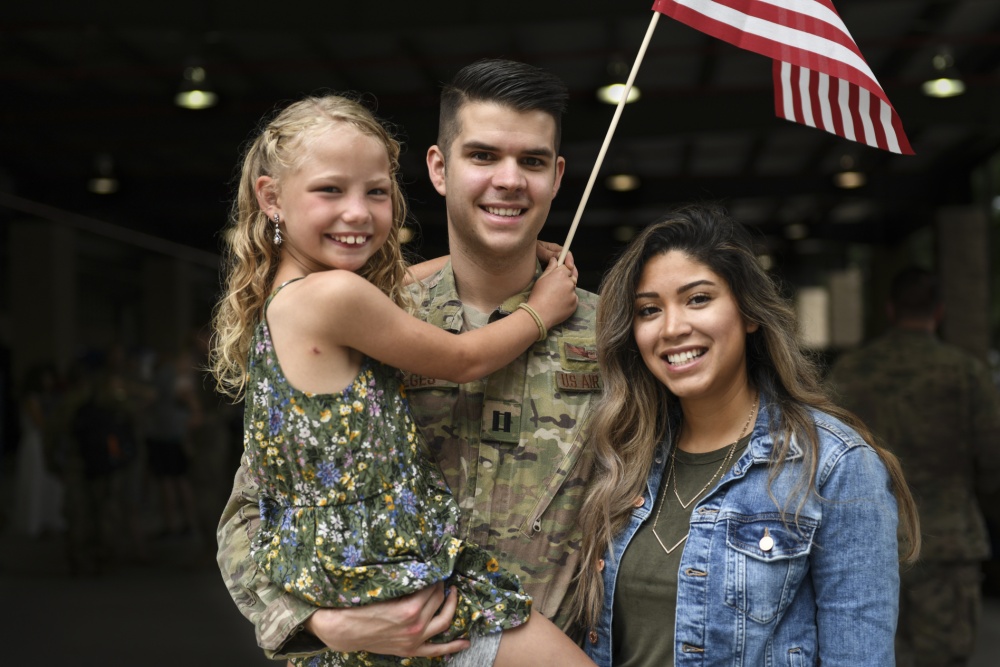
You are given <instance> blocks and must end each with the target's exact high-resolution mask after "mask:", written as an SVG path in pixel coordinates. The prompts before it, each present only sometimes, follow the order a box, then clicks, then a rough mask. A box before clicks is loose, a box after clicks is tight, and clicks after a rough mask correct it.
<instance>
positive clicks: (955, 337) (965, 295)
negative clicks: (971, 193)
mask: <svg viewBox="0 0 1000 667" xmlns="http://www.w3.org/2000/svg"><path fill="white" fill-rule="evenodd" d="M935 231H936V237H937V247H938V269H939V271H938V273H939V276H940V280H941V289H942V299H943V301H944V309H945V310H944V323H943V325H942V327H941V337H942V338H944V340H946V341H948V342H949V343H952V344H954V345H957V346H959V347H961V348H964V349H965V350H967V351H969V352H971V353H972V354H974V355H975V356H976V357H978V358H979V359H981V360H983V361H984V362H985V361H986V358H987V353H988V351H989V347H990V321H989V312H990V299H989V283H990V279H989V278H990V272H989V251H990V242H989V221H988V219H987V216H986V212H985V211H983V210H981V209H980V208H978V207H975V206H949V207H945V208H941V209H939V210H938V212H937V216H936V219H935Z"/></svg>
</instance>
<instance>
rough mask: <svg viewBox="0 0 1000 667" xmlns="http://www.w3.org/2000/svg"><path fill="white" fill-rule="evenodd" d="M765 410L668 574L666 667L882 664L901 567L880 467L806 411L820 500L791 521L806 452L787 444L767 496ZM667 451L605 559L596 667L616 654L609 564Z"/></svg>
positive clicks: (703, 504) (695, 514)
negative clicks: (814, 438) (815, 444)
mask: <svg viewBox="0 0 1000 667" xmlns="http://www.w3.org/2000/svg"><path fill="white" fill-rule="evenodd" d="M772 412H773V410H772V409H770V408H769V407H768V406H767V405H766V403H765V399H764V397H761V409H760V413H759V414H758V416H757V421H756V424H755V425H754V429H753V433H752V436H751V439H750V444H749V445H748V446H747V448H746V450H745V451H744V453H743V455H742V456H741V457H740V459H739V460H738V461H737V462H736V463H735V464H734V465H733V466H732V467H731V468H730V469H729V470H728V471H726V473H725V474H724V475H723V477H722V478H721V480H720V481H719V482H718V484H717V485H716V487H715V488H714V489H713V490H711V491H710V492H709V493H708V494H707V495H706V496H705V497H704V498H702V499H701V501H700V502H698V503H697V504H696V505H695V506H694V508H693V509H692V512H691V523H690V526H691V531H690V533H689V535H688V539H687V542H686V543H685V545H684V550H683V553H682V556H681V563H680V568H679V571H678V575H677V577H678V581H677V621H676V625H675V628H674V663H675V665H676V667H689V666H692V665H697V666H698V667H708V666H713V667H715V666H718V667H722V666H723V665H725V666H726V667H762V666H764V665H767V666H774V667H785V666H788V667H800V666H805V665H819V664H822V665H823V667H841V666H843V667H848V666H849V667H865V666H871V667H892V666H893V665H894V664H895V658H894V652H893V635H894V634H895V629H896V615H897V611H898V604H899V598H898V595H899V566H898V560H897V559H898V555H897V546H896V522H897V513H896V501H895V498H894V496H893V494H892V491H891V488H890V482H889V476H888V473H887V471H886V469H885V466H884V465H883V464H882V462H881V460H880V459H879V458H878V455H877V454H876V453H875V451H874V450H873V449H872V448H871V447H870V446H869V445H867V444H866V443H865V442H864V441H863V440H862V439H861V437H860V436H859V435H858V434H857V433H856V432H855V431H854V430H853V429H851V428H850V427H848V426H847V425H845V424H844V423H843V422H841V421H840V420H838V419H836V418H834V417H831V416H830V415H827V414H825V413H822V412H818V411H813V412H812V416H813V419H814V422H815V424H816V427H817V432H818V435H819V457H818V465H817V469H816V490H817V491H818V493H812V494H809V495H808V497H807V499H806V502H805V504H804V506H802V508H801V511H800V512H799V514H798V519H797V520H796V519H795V508H796V506H797V502H798V499H799V498H800V497H801V496H797V495H792V494H793V493H794V489H795V484H796V482H797V481H798V475H799V472H800V470H801V465H802V449H801V447H799V446H798V443H797V442H796V441H795V440H794V439H793V440H792V443H791V446H790V448H789V454H788V456H787V458H786V459H785V466H784V469H783V470H782V473H781V474H780V475H779V476H778V477H777V478H776V479H774V480H773V482H772V483H771V487H770V492H769V490H768V473H769V466H768V460H769V457H770V455H771V450H772V446H773V441H772V438H771V435H770V433H769V429H768V424H769V422H770V419H771V417H772ZM668 454H669V445H667V444H663V445H661V446H660V447H659V448H658V449H657V451H656V453H655V455H654V456H655V462H654V465H653V471H652V472H651V474H650V476H649V480H648V481H647V484H646V489H645V492H644V494H643V501H644V502H643V504H642V506H641V507H639V508H637V509H635V510H634V511H633V513H632V517H631V519H630V521H629V523H628V525H627V527H626V528H625V530H624V531H622V532H621V533H620V534H619V535H618V536H617V537H616V538H615V539H614V542H613V544H612V546H611V551H610V553H608V554H606V555H605V558H604V570H603V577H604V591H605V598H604V610H603V611H602V613H601V618H600V620H599V624H598V626H597V627H596V628H593V629H592V630H591V631H590V633H589V637H588V638H587V639H586V640H585V642H584V648H585V650H586V651H587V653H588V655H590V657H591V658H592V659H593V660H594V661H595V662H596V663H597V664H598V665H600V666H609V667H610V665H611V664H612V656H613V655H614V653H613V648H612V645H611V641H612V639H611V637H612V635H611V621H612V608H613V600H614V594H615V581H616V577H617V573H618V563H619V559H620V558H621V556H622V554H623V553H624V552H625V548H626V547H627V546H628V543H629V541H630V540H631V539H632V536H633V535H635V533H636V531H637V530H638V529H639V526H640V525H642V523H643V522H645V521H646V520H647V519H648V518H649V515H650V513H651V511H652V507H653V501H654V499H655V498H656V497H657V491H658V489H659V486H660V482H661V478H662V476H663V471H664V467H665V462H666V460H667V456H668ZM789 498H791V501H790V502H789V503H788V504H787V507H788V510H789V511H788V515H787V516H786V517H784V520H783V515H782V513H781V511H780V508H782V507H783V506H786V505H785V501H786V500H788V499H789ZM776 501H777V502H776ZM765 534H766V535H767V536H768V537H769V538H770V539H765Z"/></svg>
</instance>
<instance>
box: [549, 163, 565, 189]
mask: <svg viewBox="0 0 1000 667" xmlns="http://www.w3.org/2000/svg"><path fill="white" fill-rule="evenodd" d="M565 172H566V158H564V157H563V156H562V155H560V156H558V157H557V158H556V178H555V180H554V181H553V182H552V196H553V197H555V196H556V195H557V194H559V186H560V185H561V184H562V177H563V174H564V173H565Z"/></svg>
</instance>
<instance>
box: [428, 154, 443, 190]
mask: <svg viewBox="0 0 1000 667" xmlns="http://www.w3.org/2000/svg"><path fill="white" fill-rule="evenodd" d="M445 168H446V165H445V159H444V152H443V151H442V150H441V149H440V148H439V147H438V146H437V144H435V145H433V146H431V147H430V148H428V149H427V174H428V176H430V177H431V184H432V185H433V186H434V189H435V190H437V191H438V194H439V195H441V196H442V197H444V196H445V194H446V190H447V188H445Z"/></svg>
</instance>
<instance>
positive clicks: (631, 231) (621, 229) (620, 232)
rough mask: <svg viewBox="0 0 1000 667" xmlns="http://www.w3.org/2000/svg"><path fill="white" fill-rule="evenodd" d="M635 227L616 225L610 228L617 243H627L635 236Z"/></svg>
mask: <svg viewBox="0 0 1000 667" xmlns="http://www.w3.org/2000/svg"><path fill="white" fill-rule="evenodd" d="M635 234H636V229H635V227H633V226H632V225H618V226H617V227H615V228H614V230H612V232H611V235H612V236H614V239H615V241H618V242H619V243H628V242H629V241H631V240H632V239H634V238H635Z"/></svg>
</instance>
